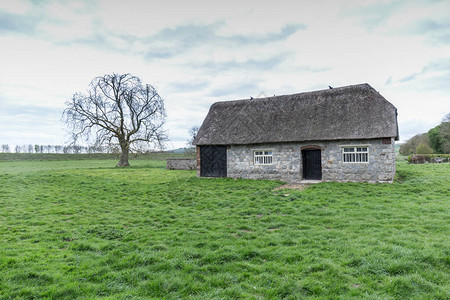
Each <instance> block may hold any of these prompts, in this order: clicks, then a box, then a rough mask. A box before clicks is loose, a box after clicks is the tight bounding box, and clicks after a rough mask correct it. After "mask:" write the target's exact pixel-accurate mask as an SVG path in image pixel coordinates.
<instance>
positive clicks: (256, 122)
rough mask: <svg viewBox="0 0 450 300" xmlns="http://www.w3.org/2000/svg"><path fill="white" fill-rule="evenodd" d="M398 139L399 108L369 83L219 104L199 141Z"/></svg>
mask: <svg viewBox="0 0 450 300" xmlns="http://www.w3.org/2000/svg"><path fill="white" fill-rule="evenodd" d="M387 137H395V138H396V139H397V140H398V126H397V109H396V108H395V107H394V105H392V104H391V103H390V102H388V101H387V100H386V99H385V98H384V97H383V96H381V95H380V94H379V93H378V92H377V91H376V90H374V89H373V88H372V87H371V86H370V85H369V84H366V83H365V84H358V85H351V86H345V87H339V88H333V89H326V90H320V91H313V92H306V93H299V94H293V95H284V96H274V97H267V98H259V99H251V100H249V99H247V100H235V101H223V102H216V103H214V104H213V105H212V106H211V108H210V110H209V112H208V115H207V116H206V119H205V120H204V122H203V124H202V126H201V127H200V129H199V131H198V134H197V136H196V138H195V139H194V142H193V144H194V145H236V144H260V143H276V142H301V141H322V140H344V139H371V138H387Z"/></svg>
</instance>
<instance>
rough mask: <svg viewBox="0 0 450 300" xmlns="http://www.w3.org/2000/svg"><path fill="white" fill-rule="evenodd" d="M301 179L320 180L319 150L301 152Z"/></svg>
mask: <svg viewBox="0 0 450 300" xmlns="http://www.w3.org/2000/svg"><path fill="white" fill-rule="evenodd" d="M302 157H303V178H304V179H314V180H321V179H322V161H321V153H320V150H315V149H314V150H302Z"/></svg>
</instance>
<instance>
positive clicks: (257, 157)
mask: <svg viewBox="0 0 450 300" xmlns="http://www.w3.org/2000/svg"><path fill="white" fill-rule="evenodd" d="M272 153H273V152H272V150H255V151H253V162H254V164H255V165H271V164H272V162H273V155H272Z"/></svg>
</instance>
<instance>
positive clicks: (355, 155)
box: [341, 145, 369, 164]
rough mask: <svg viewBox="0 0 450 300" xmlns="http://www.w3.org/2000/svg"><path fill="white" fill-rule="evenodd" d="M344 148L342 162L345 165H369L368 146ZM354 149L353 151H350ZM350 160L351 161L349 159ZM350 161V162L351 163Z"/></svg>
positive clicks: (348, 146)
mask: <svg viewBox="0 0 450 300" xmlns="http://www.w3.org/2000/svg"><path fill="white" fill-rule="evenodd" d="M341 147H342V162H343V163H345V164H368V163H369V146H368V145H345V146H341ZM350 149H352V150H350ZM349 158H350V159H349ZM349 160H350V161H349Z"/></svg>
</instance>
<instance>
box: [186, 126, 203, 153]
mask: <svg viewBox="0 0 450 300" xmlns="http://www.w3.org/2000/svg"><path fill="white" fill-rule="evenodd" d="M199 129H200V128H199V127H198V126H197V125H195V126H192V127H191V128H190V129H189V139H188V140H187V141H186V150H187V152H190V153H195V147H194V146H193V145H192V143H193V142H194V140H195V137H196V136H197V133H198V130H199Z"/></svg>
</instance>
